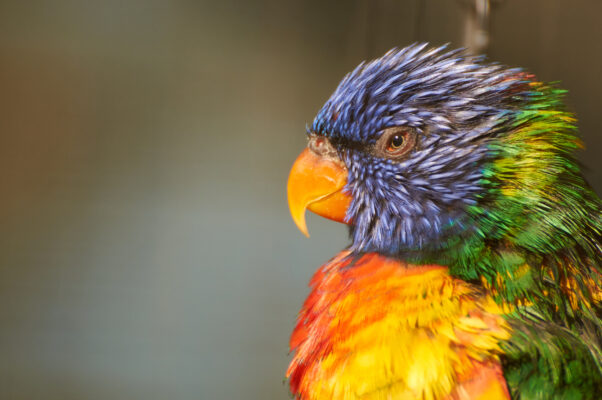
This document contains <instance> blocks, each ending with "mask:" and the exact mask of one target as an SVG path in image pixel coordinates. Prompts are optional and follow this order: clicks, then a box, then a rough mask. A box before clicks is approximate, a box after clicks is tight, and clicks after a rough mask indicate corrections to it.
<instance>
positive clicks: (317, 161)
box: [287, 148, 351, 237]
mask: <svg viewBox="0 0 602 400" xmlns="http://www.w3.org/2000/svg"><path fill="white" fill-rule="evenodd" d="M346 183H347V169H346V168H345V167H344V166H343V165H342V164H341V163H338V162H336V161H334V160H332V159H329V158H326V157H322V156H319V155H317V154H316V153H314V152H313V151H311V150H310V149H309V148H306V149H305V150H303V151H302V152H301V154H300V155H299V157H298V158H297V160H296V161H295V163H294V164H293V168H292V169H291V173H290V175H289V177H288V185H287V186H288V187H287V192H288V207H289V209H290V211H291V216H292V217H293V221H295V224H296V225H297V227H298V228H299V230H300V231H301V232H303V234H304V235H305V236H307V237H309V233H308V232H307V225H306V224H305V209H307V208H309V210H310V211H313V212H314V213H316V214H318V215H320V216H322V217H325V218H328V219H331V220H333V221H337V222H343V223H345V222H346V221H345V214H346V213H347V208H348V207H349V204H350V203H351V196H349V195H348V194H346V193H344V192H343V187H344V186H345V184H346Z"/></svg>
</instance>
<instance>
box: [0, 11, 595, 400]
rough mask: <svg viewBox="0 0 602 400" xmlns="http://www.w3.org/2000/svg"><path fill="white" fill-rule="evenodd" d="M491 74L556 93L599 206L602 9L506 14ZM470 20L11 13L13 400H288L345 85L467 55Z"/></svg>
mask: <svg viewBox="0 0 602 400" xmlns="http://www.w3.org/2000/svg"><path fill="white" fill-rule="evenodd" d="M493 6H494V7H493V8H492V14H491V45H490V48H489V51H488V53H489V56H490V59H492V60H496V61H500V62H502V63H504V64H509V65H512V66H523V67H526V68H528V69H529V70H530V71H532V72H533V73H535V74H536V75H537V76H538V78H540V79H542V80H561V81H562V85H563V86H564V87H565V88H567V89H569V90H570V93H569V96H568V104H569V106H570V108H571V109H572V110H574V111H575V112H576V113H577V115H578V117H579V119H580V127H581V131H582V134H583V137H584V138H585V142H586V143H587V145H588V148H589V150H587V151H585V152H583V153H581V155H580V158H581V160H582V161H583V162H584V163H585V164H586V165H588V166H589V170H588V171H587V172H586V175H587V177H588V179H589V180H590V182H591V183H592V185H593V186H594V187H595V188H596V190H597V191H598V193H600V192H601V189H602V172H601V168H600V167H601V161H600V158H601V157H600V153H601V151H602V138H601V132H602V119H601V118H600V113H601V112H600V107H601V105H602V79H601V78H600V72H601V71H602V24H600V19H599V18H600V15H602V2H599V1H595V0H590V1H586V0H573V1H570V2H569V1H559V0H556V1H552V0H539V1H529V2H524V1H520V0H507V1H497V2H494V4H493ZM465 15H466V9H465V7H464V6H463V5H462V2H460V1H451V0H450V1H445V0H428V1H427V0H422V1H421V0H416V1H393V0H389V1H384V0H381V1H369V0H365V1H339V2H333V1H300V0H297V1H282V0H278V1H276V0H265V1H238V2H234V1H219V2H218V1H215V2H202V1H157V0H129V1H116V0H105V1H95V2H94V1H89V2H87V1H59V0H56V1H0V58H1V60H0V110H1V117H0V185H1V188H2V192H1V196H0V221H1V225H0V226H1V231H0V355H1V356H0V399H2V400H3V399H9V400H13V399H24V400H31V399H61V400H70V399H74V400H79V399H86V400H87V399H112V400H117V399H128V400H130V399H171V400H176V399H245V400H251V399H262V400H265V399H287V398H288V390H287V387H286V385H285V384H284V383H283V377H284V372H285V369H286V365H287V362H288V360H289V356H288V355H287V351H288V349H287V341H288V336H289V333H290V331H291V330H292V328H293V325H294V320H295V315H296V312H297V310H298V309H299V307H300V305H301V303H302V301H303V299H304V297H305V295H306V293H307V282H308V280H309V278H310V276H311V274H312V272H313V271H314V270H315V269H316V268H317V267H318V266H319V265H320V264H321V263H322V262H324V261H325V260H327V259H328V258H330V257H331V256H332V255H334V254H335V252H337V251H338V250H339V249H341V248H342V247H343V246H344V245H345V244H346V231H345V228H344V227H343V226H341V225H337V224H334V223H330V222H327V221H323V220H321V219H320V218H317V217H314V216H309V228H310V232H311V233H312V237H311V239H305V238H304V237H303V236H302V235H301V233H299V232H298V231H297V230H296V228H295V226H294V225H293V223H292V221H290V219H289V216H288V210H287V206H286V198H285V183H286V177H287V174H288V169H289V167H290V165H291V164H292V162H293V160H294V158H295V157H296V155H297V154H298V153H299V152H300V150H301V149H302V148H303V146H304V145H305V135H304V130H305V124H306V123H308V122H311V120H312V118H313V115H314V113H315V112H316V111H317V110H318V109H319V107H320V106H321V104H322V103H323V102H324V101H325V100H326V98H327V97H328V95H329V94H330V93H331V91H332V90H333V89H334V88H335V87H336V85H337V83H338V81H339V79H341V78H342V76H343V75H344V74H345V73H346V72H347V71H349V70H350V69H352V68H353V67H354V66H355V65H356V64H357V63H359V62H360V61H361V60H362V59H364V58H370V57H375V56H378V55H380V54H382V53H383V52H385V51H386V50H387V49H389V48H390V47H393V46H401V47H403V46H405V45H407V44H410V43H411V42H414V41H417V40H420V41H430V42H432V43H433V44H442V43H445V42H452V44H453V45H454V46H459V45H461V44H462V41H463V29H464V28H463V27H464V21H465Z"/></svg>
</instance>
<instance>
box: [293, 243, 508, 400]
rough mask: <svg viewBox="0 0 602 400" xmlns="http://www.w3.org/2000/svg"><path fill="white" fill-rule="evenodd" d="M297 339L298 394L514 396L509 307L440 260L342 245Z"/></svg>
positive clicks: (324, 270)
mask: <svg viewBox="0 0 602 400" xmlns="http://www.w3.org/2000/svg"><path fill="white" fill-rule="evenodd" d="M311 287H312V292H311V294H310V295H309V297H308V298H307V300H306V301H305V304H304V305H303V308H302V310H301V312H300V314H299V319H298V323H297V326H296V328H295V330H294V332H293V335H292V337H291V343H290V346H291V349H293V350H294V357H293V360H292V361H291V364H290V366H289V368H288V371H287V376H288V378H289V382H290V387H291V390H292V392H293V393H294V394H295V395H296V396H297V397H298V398H300V399H304V400H314V399H315V400H319V399H345V400H355V399H395V400H397V399H411V400H415V399H424V400H431V399H432V400H434V399H450V400H451V399H479V398H482V399H487V400H495V399H509V395H508V391H507V388H506V383H505V380H504V378H503V375H502V370H501V365H500V361H499V359H498V354H500V349H499V347H498V343H499V341H500V340H505V339H508V338H509V336H510V332H509V329H510V328H509V326H508V325H507V324H506V322H505V320H504V319H503V317H502V316H501V315H502V310H501V309H500V308H499V307H498V306H497V305H496V304H495V303H494V302H493V300H492V299H491V298H489V297H484V296H483V295H481V294H479V293H478V291H477V290H476V289H475V288H473V287H472V286H470V285H469V284H468V283H466V282H464V281H461V280H458V279H455V278H453V277H451V276H450V275H449V274H448V271H447V268H445V267H441V266H414V265H407V264H404V263H401V262H399V261H397V260H392V259H388V258H384V257H381V256H378V255H375V254H366V255H363V256H362V257H360V258H357V257H356V258H351V257H350V256H349V254H348V253H346V252H343V253H341V254H339V255H338V256H337V257H335V258H334V259H333V260H331V261H330V262H329V263H328V264H326V265H324V266H323V267H321V268H320V269H319V270H318V271H317V272H316V274H315V276H314V278H313V279H312V281H311Z"/></svg>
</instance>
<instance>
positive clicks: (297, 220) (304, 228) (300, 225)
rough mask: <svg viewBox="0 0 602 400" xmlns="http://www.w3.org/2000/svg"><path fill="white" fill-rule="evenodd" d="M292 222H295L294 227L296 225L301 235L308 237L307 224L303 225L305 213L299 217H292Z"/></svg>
mask: <svg viewBox="0 0 602 400" xmlns="http://www.w3.org/2000/svg"><path fill="white" fill-rule="evenodd" d="M303 211H305V210H303ZM293 221H294V222H295V225H297V228H298V229H299V230H300V231H301V233H302V234H303V235H305V236H306V237H309V232H308V231H307V224H306V223H305V213H303V214H301V215H299V216H295V215H293Z"/></svg>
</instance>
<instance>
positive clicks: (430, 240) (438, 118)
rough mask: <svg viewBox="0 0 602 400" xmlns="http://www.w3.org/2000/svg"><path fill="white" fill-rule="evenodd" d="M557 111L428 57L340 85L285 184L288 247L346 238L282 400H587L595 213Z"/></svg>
mask: <svg viewBox="0 0 602 400" xmlns="http://www.w3.org/2000/svg"><path fill="white" fill-rule="evenodd" d="M563 95H564V91H563V90H561V89H558V88H557V87H556V86H555V85H552V84H546V83H542V82H538V81H537V80H536V79H535V77H534V76H533V75H529V74H527V73H525V72H523V71H522V70H520V69H509V68H506V67H503V66H500V65H498V64H491V63H487V62H485V60H484V59H483V58H482V57H473V56H469V55H467V54H465V53H464V52H463V51H462V50H453V51H449V50H447V49H446V48H445V46H444V47H439V48H434V49H428V48H427V47H426V44H420V45H412V46H409V47H407V48H404V49H402V50H396V49H394V50H391V51H390V52H388V53H387V54H385V55H384V56H383V57H381V58H379V59H376V60H374V61H371V62H368V63H362V64H360V65H359V66H358V67H357V68H356V69H355V70H354V71H353V72H351V73H349V74H348V75H347V76H345V78H344V79H343V80H342V82H341V83H340V84H339V86H338V88H337V89H336V90H335V92H334V93H333V94H332V96H331V97H330V99H329V100H328V101H327V102H326V104H325V105H324V106H323V107H322V109H321V110H320V111H319V113H318V115H317V116H316V118H315V120H314V122H313V124H312V125H311V127H310V128H309V129H308V136H309V144H308V148H307V149H305V150H304V151H303V152H302V153H301V155H300V156H299V158H298V159H297V161H296V162H295V164H294V165H293V168H292V170H291V173H290V177H289V181H288V196H289V206H290V210H291V214H292V216H293V219H294V221H295V222H296V224H297V226H298V227H299V228H300V229H301V231H303V232H304V233H306V234H307V229H306V225H305V217H304V212H305V210H306V209H309V210H311V211H313V212H315V213H317V214H319V215H322V216H324V217H327V218H330V219H333V220H336V221H340V222H345V223H347V224H348V225H349V231H350V238H351V244H350V245H349V247H348V248H347V249H345V250H344V251H342V252H341V253H340V254H338V255H337V256H336V257H334V258H333V259H332V260H330V261H329V262H328V263H327V264H326V265H324V266H322V267H321V268H320V269H319V270H318V271H317V273H316V274H315V276H314V277H313V279H312V281H311V288H312V290H311V293H310V295H309V297H308V298H307V300H306V302H305V304H304V305H303V308H302V310H301V312H300V314H299V317H298V322H297V326H296V327H295V330H294V332H293V334H292V337H291V343H290V346H291V349H292V350H293V353H294V354H293V359H292V361H291V363H290V366H289V368H288V371H287V377H288V379H289V384H290V388H291V391H292V393H293V394H294V395H295V396H296V397H297V398H300V399H346V400H353V399H425V400H430V399H508V398H515V399H600V398H602V319H601V317H602V262H601V260H602V246H601V236H602V216H601V209H602V207H601V201H600V199H599V197H598V196H597V195H596V194H595V193H594V192H593V191H592V190H591V189H590V187H589V186H588V185H587V183H586V182H585V180H584V178H583V177H582V175H581V173H580V170H579V166H578V163H577V161H576V160H575V158H574V155H573V153H574V151H575V150H576V149H577V148H579V147H580V146H581V144H580V141H579V139H578V137H577V132H576V127H575V119H574V117H573V115H572V114H571V113H569V112H567V111H566V109H565V107H564V105H563Z"/></svg>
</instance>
